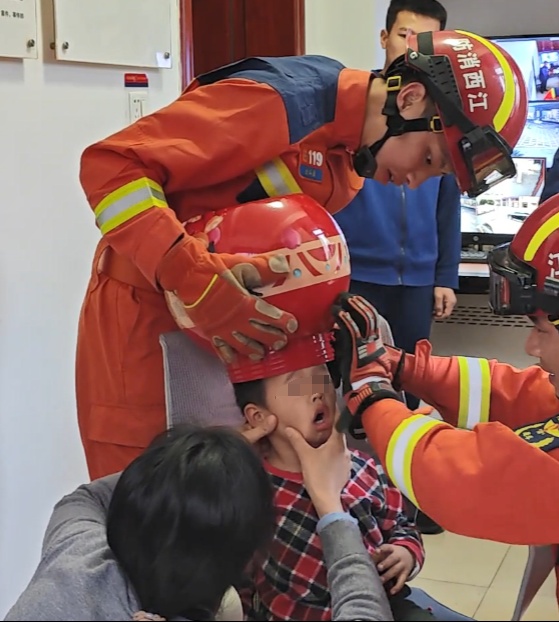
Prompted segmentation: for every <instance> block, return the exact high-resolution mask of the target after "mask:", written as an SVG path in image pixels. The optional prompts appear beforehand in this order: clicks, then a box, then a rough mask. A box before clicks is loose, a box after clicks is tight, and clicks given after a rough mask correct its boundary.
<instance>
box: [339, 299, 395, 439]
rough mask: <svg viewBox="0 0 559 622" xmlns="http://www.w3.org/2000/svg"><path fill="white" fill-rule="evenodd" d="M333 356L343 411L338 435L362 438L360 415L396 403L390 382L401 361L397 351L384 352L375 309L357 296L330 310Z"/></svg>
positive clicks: (363, 436)
mask: <svg viewBox="0 0 559 622" xmlns="http://www.w3.org/2000/svg"><path fill="white" fill-rule="evenodd" d="M332 311H333V314H334V316H335V318H336V328H335V330H334V339H335V341H334V352H335V361H336V365H337V368H338V372H339V375H340V378H341V381H342V390H343V393H344V398H345V401H346V405H347V407H346V408H345V409H344V412H343V413H342V415H341V417H340V419H339V420H338V429H339V430H340V431H346V430H348V431H349V432H350V434H352V436H354V437H355V438H365V434H364V432H363V430H362V426H361V414H362V413H363V412H364V410H365V409H366V408H367V407H368V406H370V405H371V404H372V403H374V402H375V401H378V400H379V399H384V398H387V397H389V398H393V399H396V400H400V395H399V394H398V392H397V391H396V390H395V389H394V386H393V382H394V378H395V376H397V375H398V372H399V369H400V367H401V365H402V361H403V360H404V353H403V351H402V350H398V349H397V348H391V349H390V350H387V348H386V347H385V345H384V343H383V342H382V338H381V336H380V329H379V315H378V313H377V311H376V309H375V308H374V307H373V306H372V305H371V304H370V303H369V302H367V301H366V300H365V299H364V298H361V296H354V295H353V294H349V293H344V294H341V295H340V296H339V298H338V300H337V303H336V304H335V305H334V307H333V310H332Z"/></svg>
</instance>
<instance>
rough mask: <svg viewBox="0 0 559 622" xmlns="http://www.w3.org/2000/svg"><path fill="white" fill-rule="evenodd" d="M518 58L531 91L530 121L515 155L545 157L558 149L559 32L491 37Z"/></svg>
mask: <svg viewBox="0 0 559 622" xmlns="http://www.w3.org/2000/svg"><path fill="white" fill-rule="evenodd" d="M490 40H492V41H494V42H496V43H498V44H499V45H500V46H501V47H503V48H504V49H505V50H506V51H507V52H508V53H509V54H510V55H511V56H512V57H513V58H514V60H515V61H516V62H517V64H518V66H519V67H520V70H521V71H522V75H523V76H524V80H525V82H526V89H527V92H528V101H529V109H528V121H527V123H526V128H525V130H524V132H523V133H522V136H521V137H520V140H519V141H518V143H517V145H516V146H515V148H514V150H513V155H514V156H518V157H528V158H541V157H544V158H546V161H547V166H551V163H552V161H553V156H554V155H555V152H556V151H557V149H559V34H558V35H556V36H552V35H539V36H523V37H512V36H511V37H490Z"/></svg>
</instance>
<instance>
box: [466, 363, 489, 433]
mask: <svg viewBox="0 0 559 622" xmlns="http://www.w3.org/2000/svg"><path fill="white" fill-rule="evenodd" d="M458 369H459V371H460V402H459V407H458V427H459V428H463V429H466V430H471V429H472V428H473V427H474V426H475V425H477V424H478V423H486V422H487V421H489V399H490V396H491V372H490V370H489V361H488V360H487V359H478V358H470V357H467V356H459V357H458Z"/></svg>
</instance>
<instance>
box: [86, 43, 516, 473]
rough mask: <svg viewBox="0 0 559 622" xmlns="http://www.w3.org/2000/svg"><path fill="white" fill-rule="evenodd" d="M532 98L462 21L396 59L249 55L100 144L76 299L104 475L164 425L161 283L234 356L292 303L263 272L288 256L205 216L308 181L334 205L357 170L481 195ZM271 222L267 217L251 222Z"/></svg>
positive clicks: (508, 62) (95, 460) (90, 417)
mask: <svg viewBox="0 0 559 622" xmlns="http://www.w3.org/2000/svg"><path fill="white" fill-rule="evenodd" d="M526 114H527V107H526V94H525V86H524V83H523V80H522V76H521V73H520V71H519V69H518V67H517V65H516V64H515V63H514V61H513V60H512V59H511V58H510V56H508V54H507V53H506V52H505V51H503V50H502V49H501V48H498V47H497V46H495V45H494V44H492V43H490V42H488V41H487V40H485V39H483V38H481V37H479V36H477V35H474V34H471V33H466V32H461V31H447V32H437V33H422V34H419V35H417V36H414V37H411V38H410V40H409V43H408V52H407V54H406V55H405V56H402V57H400V58H399V59H397V60H396V61H395V62H394V63H393V65H392V66H391V67H390V68H389V69H388V70H387V72H386V73H385V75H384V76H379V75H373V74H371V73H370V72H367V71H360V70H353V69H347V68H344V67H343V66H342V65H341V64H340V63H338V62H337V61H334V60H331V59H328V58H325V57H318V56H302V57H287V58H266V59H262V58H251V59H246V60H244V61H241V62H238V63H235V64H232V65H229V66H227V67H223V68H221V69H218V70H216V71H213V72H210V73H208V74H205V75H202V76H199V77H198V78H197V79H196V80H194V81H193V82H192V83H191V84H190V85H189V87H188V88H187V89H186V90H185V92H184V93H183V94H182V95H181V96H180V97H179V99H178V100H177V101H175V102H174V103H172V104H170V105H169V106H167V107H166V108H163V109H162V110H159V111H158V112H156V113H154V114H152V115H149V116H147V117H144V118H142V119H140V120H139V121H137V122H136V123H134V124H133V125H131V126H130V127H127V128H125V129H124V130H122V131H120V132H118V133H116V134H114V135H112V136H110V137H109V138H106V139H105V140H102V141H101V142H99V143H97V144H95V145H93V146H90V147H89V148H87V149H86V150H85V152H84V154H83V156H82V160H81V172H80V180H81V183H82V186H83V188H84V191H85V194H86V196H87V199H88V202H89V204H90V205H91V208H92V209H93V211H94V214H95V219H96V224H97V226H98V228H99V229H100V231H101V234H102V236H103V237H102V239H101V241H100V243H99V245H98V248H97V251H96V253H95V257H94V261H93V270H92V276H91V280H90V283H89V286H88V290H87V293H86V297H85V301H84V304H83V307H82V312H81V316H80V323H79V332H78V349H77V363H76V384H77V402H78V420H79V426H80V432H81V437H82V442H83V445H84V449H85V454H86V458H87V463H88V468H89V473H90V476H91V477H92V478H96V477H100V476H103V475H106V474H107V473H110V472H113V471H118V470H120V469H123V468H124V467H125V466H126V465H127V464H128V463H129V462H130V461H131V460H132V459H133V458H134V457H135V456H137V455H138V454H139V453H140V452H141V450H142V448H143V447H145V446H146V445H147V444H148V443H149V442H150V440H151V439H152V437H153V436H154V434H156V433H157V432H160V431H161V430H162V429H164V427H165V404H164V402H165V399H164V390H163V377H162V376H163V365H162V357H161V353H160V347H159V343H158V338H159V335H160V334H161V333H164V332H166V331H171V330H176V325H175V323H174V321H173V319H172V317H171V315H170V313H169V312H168V309H167V306H166V303H165V299H164V296H163V292H164V291H170V292H173V293H174V294H176V296H178V298H180V300H181V301H182V302H183V303H184V305H185V309H186V311H187V313H188V315H189V316H190V317H191V318H192V320H193V322H194V323H195V324H196V325H197V326H198V327H200V328H201V329H202V330H203V331H204V332H205V334H206V335H207V336H208V337H209V338H210V339H211V340H212V342H213V344H214V346H215V347H216V349H217V350H218V352H219V354H220V355H221V356H222V358H223V359H224V360H226V361H227V360H230V359H231V358H232V357H234V356H235V355H236V353H242V354H245V355H250V356H253V357H256V358H258V357H262V356H264V354H265V353H266V351H270V350H271V349H279V348H281V347H283V346H284V345H285V344H286V343H287V339H288V338H289V335H291V334H292V333H293V332H294V331H295V330H296V328H297V319H296V318H294V317H292V316H291V315H290V314H288V313H285V312H283V311H282V310H280V309H277V308H274V307H270V306H269V305H266V304H264V303H263V302H262V301H261V300H260V299H259V298H258V297H257V296H256V295H254V294H253V292H252V288H255V287H258V286H259V285H263V284H267V283H272V282H274V281H275V280H277V279H278V278H280V277H283V278H284V277H285V275H286V274H288V272H289V267H288V266H287V264H286V261H285V258H284V257H283V256H282V255H281V254H279V255H277V256H266V255H264V256H259V257H252V258H247V257H240V256H236V255H228V256H224V255H220V254H217V253H212V252H210V250H211V249H208V248H207V240H206V238H205V237H204V236H201V237H200V238H195V237H192V236H188V235H186V234H185V231H184V228H183V225H182V223H183V222H185V221H187V220H189V219H191V218H192V217H193V216H196V215H202V214H207V213H208V212H211V211H213V210H219V209H222V208H227V207H231V206H234V205H238V204H239V203H244V202H248V201H253V200H257V199H262V198H264V197H274V196H279V195H285V194H291V193H299V192H303V193H306V194H308V195H310V196H312V197H313V198H314V199H316V200H317V201H318V202H319V203H321V204H322V205H323V206H325V207H326V208H327V209H328V210H329V211H330V212H332V213H334V212H336V211H338V210H340V209H342V208H343V207H345V206H346V205H347V204H348V203H349V201H350V200H351V199H352V197H353V196H354V195H355V193H356V192H357V191H358V189H359V188H360V186H361V181H360V178H361V177H374V178H375V179H378V180H380V181H382V182H385V183H387V182H388V181H389V180H390V179H392V178H397V179H406V180H407V182H408V183H409V185H410V186H411V187H414V186H416V185H418V184H420V183H421V182H422V181H424V180H425V179H426V178H427V177H430V176H435V175H440V174H441V173H443V172H454V173H455V174H456V175H457V178H458V180H459V183H460V186H461V188H462V190H463V191H467V192H469V193H470V194H471V195H472V196H474V195H477V194H479V193H480V192H483V191H484V190H486V189H487V188H488V186H489V185H491V184H493V183H495V182H496V181H499V180H500V179H503V178H507V177H510V176H512V175H514V173H515V170H514V164H513V162H512V158H511V150H512V147H513V146H514V145H515V144H516V142H517V140H518V139H519V137H520V134H521V132H522V129H523V127H524V123H525V119H526ZM258 234H261V235H265V232H256V231H255V235H258Z"/></svg>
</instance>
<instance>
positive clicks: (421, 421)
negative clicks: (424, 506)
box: [386, 415, 444, 507]
mask: <svg viewBox="0 0 559 622" xmlns="http://www.w3.org/2000/svg"><path fill="white" fill-rule="evenodd" d="M439 425H444V424H443V423H442V422H441V421H437V420H436V419H433V418H431V417H427V416H425V415H413V416H411V417H409V418H408V419H405V420H404V421H402V423H401V424H400V425H399V426H398V427H397V428H396V430H394V433H393V434H392V437H391V438H390V441H389V443H388V448H387V451H386V470H387V471H388V475H389V476H390V479H391V480H392V481H393V482H394V483H395V484H396V486H397V487H398V488H399V489H400V490H401V492H402V494H404V495H405V496H406V497H407V498H408V499H409V500H410V501H411V502H412V503H414V504H415V505H416V506H417V505H418V503H417V498H416V496H415V492H414V489H413V480H412V473H411V465H412V458H413V452H414V451H415V448H416V446H417V443H418V442H419V441H420V440H421V439H422V438H423V437H424V436H425V434H427V432H429V430H431V429H432V428H434V427H436V426H439ZM418 507H419V506H418Z"/></svg>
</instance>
